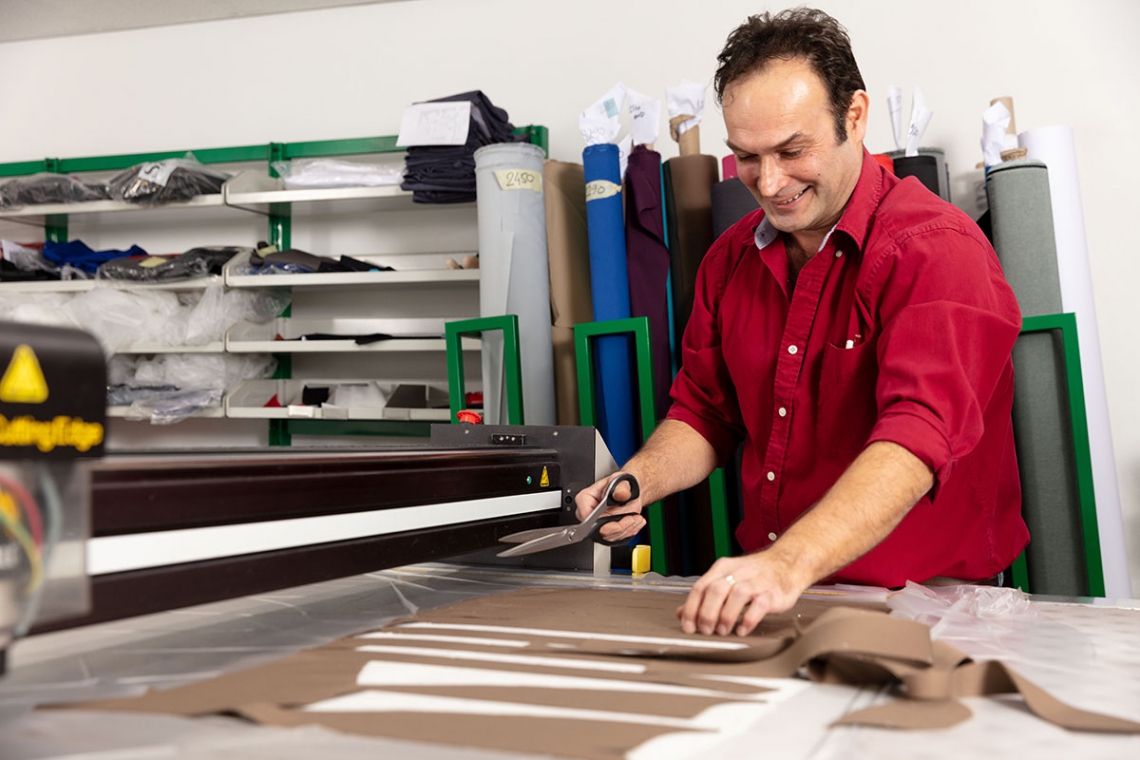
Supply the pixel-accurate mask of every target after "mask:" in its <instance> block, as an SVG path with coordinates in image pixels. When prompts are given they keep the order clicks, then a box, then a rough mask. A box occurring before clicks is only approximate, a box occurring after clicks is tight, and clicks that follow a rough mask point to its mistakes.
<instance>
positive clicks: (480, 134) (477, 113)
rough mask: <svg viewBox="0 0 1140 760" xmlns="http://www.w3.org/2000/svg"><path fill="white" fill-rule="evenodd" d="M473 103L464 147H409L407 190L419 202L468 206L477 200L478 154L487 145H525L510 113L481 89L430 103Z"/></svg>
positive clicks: (405, 166)
mask: <svg viewBox="0 0 1140 760" xmlns="http://www.w3.org/2000/svg"><path fill="white" fill-rule="evenodd" d="M462 100H467V101H470V102H471V128H470V129H469V130H468V132H467V142H466V144H464V145H433V146H424V147H412V148H408V155H407V158H406V159H405V161H404V168H405V172H404V181H403V183H402V184H401V185H400V187H402V188H403V189H404V190H411V191H412V200H413V201H415V202H416V203H469V202H471V201H474V200H475V151H476V150H478V149H479V148H482V147H483V146H484V145H491V144H493V143H504V142H524V141H525V139H526V138H525V137H524V136H522V135H516V134H514V126H513V125H512V124H511V122H510V121H509V120H508V116H507V112H506V111H504V110H503V109H502V108H498V107H497V106H495V105H493V104H492V103H491V101H490V100H488V98H487V96H486V95H484V94H483V93H482V91H480V90H474V91H472V92H465V93H462V94H460V95H452V96H450V97H446V98H437V99H436V100H431V101H427V102H429V103H454V102H457V101H462Z"/></svg>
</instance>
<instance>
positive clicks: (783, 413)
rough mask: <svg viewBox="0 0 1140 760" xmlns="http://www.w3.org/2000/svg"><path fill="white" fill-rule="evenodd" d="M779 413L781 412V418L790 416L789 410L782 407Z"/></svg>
mask: <svg viewBox="0 0 1140 760" xmlns="http://www.w3.org/2000/svg"><path fill="white" fill-rule="evenodd" d="M778 412H779V415H780V416H781V417H787V416H788V410H787V409H785V408H784V407H782V406H781V407H780V408H779V410H778Z"/></svg>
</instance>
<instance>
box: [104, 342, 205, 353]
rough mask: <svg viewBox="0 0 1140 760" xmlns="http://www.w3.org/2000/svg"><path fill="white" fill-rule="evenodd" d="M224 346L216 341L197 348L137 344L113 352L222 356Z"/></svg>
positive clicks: (145, 343)
mask: <svg viewBox="0 0 1140 760" xmlns="http://www.w3.org/2000/svg"><path fill="white" fill-rule="evenodd" d="M225 351H226V344H225V342H223V341H220V340H217V341H212V342H210V343H203V344H201V345H199V346H170V345H167V344H165V343H153V342H139V343H134V344H132V345H130V346H127V347H125V348H119V349H116V350H115V353H116V354H222V353H225Z"/></svg>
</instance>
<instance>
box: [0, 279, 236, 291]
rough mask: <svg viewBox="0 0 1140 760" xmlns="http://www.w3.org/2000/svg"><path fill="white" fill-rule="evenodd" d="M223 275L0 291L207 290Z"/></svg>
mask: <svg viewBox="0 0 1140 760" xmlns="http://www.w3.org/2000/svg"><path fill="white" fill-rule="evenodd" d="M222 282H223V279H222V276H221V275H210V276H208V277H195V278H193V279H190V280H179V281H177V282H134V281H131V280H33V281H30V282H4V283H0V291H3V290H6V291H9V292H13V293H86V292H87V291H89V290H94V289H95V288H118V289H120V290H174V291H187V290H205V289H206V288H208V287H209V286H210V285H213V284H221V283H222Z"/></svg>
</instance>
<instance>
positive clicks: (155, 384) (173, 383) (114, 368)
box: [107, 354, 277, 425]
mask: <svg viewBox="0 0 1140 760" xmlns="http://www.w3.org/2000/svg"><path fill="white" fill-rule="evenodd" d="M276 368H277V360H276V359H275V358H274V357H272V356H270V355H268V354H241V355H238V354H159V355H157V356H155V357H154V358H152V359H147V358H141V357H133V356H116V357H114V358H112V359H111V361H110V363H109V364H108V368H107V376H108V379H109V381H110V382H112V383H114V384H113V385H111V386H109V387H108V388H107V403H108V405H109V406H126V407H128V409H127V411H126V417H127V419H133V420H150V422H151V424H154V425H170V424H173V423H175V422H180V421H182V420H184V419H186V418H188V417H193V416H195V415H197V414H199V413H200V412H201V411H202V410H204V409H209V408H212V407H218V406H221V403H222V397H223V395H224V393H225V391H226V390H227V389H229V388H232V387H233V386H234V385H236V384H237V383H239V382H241V381H242V380H249V379H255V378H267V377H270V376H272V375H273V372H274V370H275V369H276Z"/></svg>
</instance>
